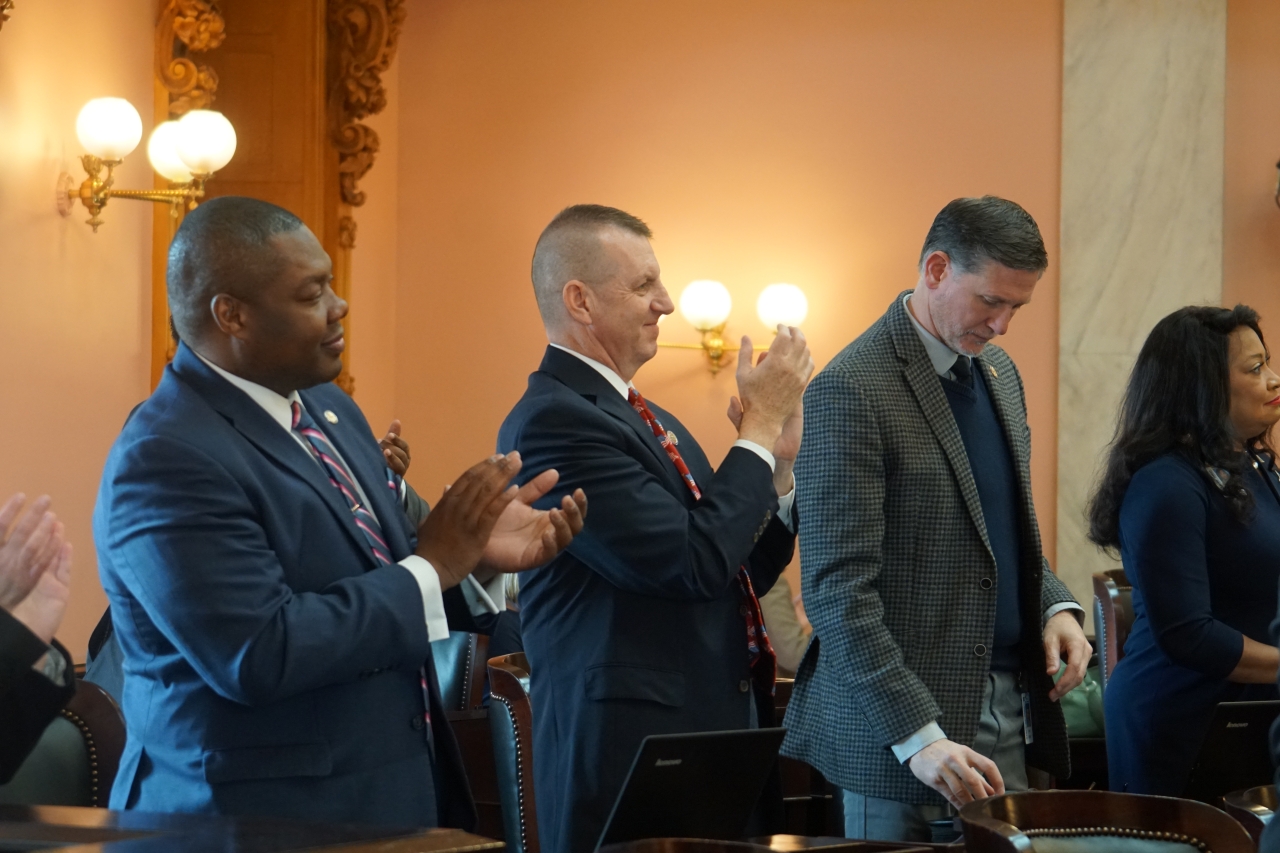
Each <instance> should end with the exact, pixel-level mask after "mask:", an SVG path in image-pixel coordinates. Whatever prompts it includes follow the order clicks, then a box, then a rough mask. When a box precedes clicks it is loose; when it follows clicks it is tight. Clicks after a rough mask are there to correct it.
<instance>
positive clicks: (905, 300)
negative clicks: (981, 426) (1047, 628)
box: [892, 293, 1084, 764]
mask: <svg viewBox="0 0 1280 853" xmlns="http://www.w3.org/2000/svg"><path fill="white" fill-rule="evenodd" d="M910 303H911V294H910V293H908V294H906V295H905V296H903V297H902V305H903V307H904V308H906V309H907V316H908V317H910V318H911V325H912V327H913V328H914V329H915V330H916V335H917V336H918V337H919V338H920V343H922V344H924V351H925V353H926V354H927V355H928V356H929V362H930V363H931V364H932V365H933V371H934V373H937V374H938V375H939V376H945V377H947V378H948V379H955V378H956V377H955V375H954V374H953V373H952V372H951V368H952V367H954V366H955V363H956V361H958V360H959V359H962V358H970V356H967V355H965V354H963V353H958V352H956V351H955V350H953V349H951V347H949V346H947V345H946V344H944V343H943V342H942V341H940V340H938V339H937V338H935V337H934V336H933V334H932V333H930V332H929V330H928V329H926V328H925V327H924V326H923V325H921V323H920V321H919V320H917V319H916V315H915V314H913V313H911V304H910ZM1063 610H1073V611H1076V619H1077V620H1079V621H1080V622H1081V624H1083V623H1084V609H1083V608H1082V607H1081V606H1080V605H1079V604H1076V603H1075V602H1074V601H1064V602H1061V603H1060V604H1055V605H1053V606H1052V607H1050V608H1049V609H1048V610H1046V611H1045V612H1044V621H1046V622H1047V621H1049V619H1050V618H1051V617H1053V616H1055V615H1057V614H1058V613H1061V612H1062V611H1063ZM946 737H947V735H946V733H945V732H943V731H942V727H941V726H939V725H938V724H937V723H936V722H933V723H928V724H926V725H924V726H922V727H921V728H920V729H919V730H918V731H916V732H915V733H914V734H912V735H909V736H908V737H905V738H903V739H902V740H900V741H898V742H897V743H895V744H894V745H893V747H892V748H893V754H894V756H895V757H896V758H897V759H898V761H900V762H902V763H903V764H906V763H907V761H908V759H910V758H911V756H913V755H915V754H916V753H917V752H919V751H920V750H922V749H924V748H925V747H926V746H928V745H929V744H931V743H933V742H934V741H939V740H945V739H946Z"/></svg>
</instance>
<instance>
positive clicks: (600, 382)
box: [539, 346, 693, 499]
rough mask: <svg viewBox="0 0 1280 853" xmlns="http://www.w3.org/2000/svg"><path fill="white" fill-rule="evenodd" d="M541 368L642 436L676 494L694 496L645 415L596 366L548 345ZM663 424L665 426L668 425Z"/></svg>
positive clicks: (642, 440) (639, 436)
mask: <svg viewBox="0 0 1280 853" xmlns="http://www.w3.org/2000/svg"><path fill="white" fill-rule="evenodd" d="M539 369H540V370H542V371H544V372H546V373H549V374H551V375H552V376H554V377H556V378H557V379H559V380H560V381H561V382H563V383H564V384H565V385H566V386H568V387H569V388H571V389H573V390H574V391H576V392H577V393H579V394H581V395H582V396H583V397H586V398H588V399H591V400H592V401H593V402H594V403H595V405H596V408H598V409H600V410H601V411H603V412H607V413H608V414H609V415H611V416H613V417H614V418H617V419H618V420H619V421H621V422H622V423H623V424H625V425H626V426H627V427H628V428H630V429H631V430H632V431H633V432H634V433H635V434H636V437H637V438H639V439H640V443H641V444H643V445H644V446H645V447H646V448H648V450H649V452H650V453H652V454H653V458H654V461H655V462H656V463H657V465H658V468H659V470H661V471H662V472H664V474H666V477H667V480H668V482H669V484H670V485H671V490H672V491H673V492H675V493H676V494H685V495H688V496H689V498H690V499H692V498H693V493H692V492H690V491H689V488H688V486H687V485H686V484H685V482H684V480H683V479H681V477H680V472H679V471H677V470H676V466H675V465H674V464H673V463H672V461H671V457H669V456H667V451H666V450H665V449H663V447H662V444H661V443H660V442H659V441H658V438H657V436H655V435H654V434H653V430H651V429H649V425H648V424H646V423H645V422H644V418H642V417H640V415H639V413H638V412H636V410H635V409H633V408H631V404H630V403H628V402H627V401H626V400H624V399H623V398H622V395H621V394H619V393H618V389H616V388H614V387H613V386H612V385H611V384H609V380H607V379H605V378H604V377H603V376H601V375H600V373H599V372H598V371H597V370H596V369H595V368H593V367H592V366H591V365H589V364H587V363H586V362H584V361H583V360H582V359H580V358H577V357H576V356H573V355H570V354H569V353H567V352H564V351H563V350H559V349H556V348H555V347H551V346H549V347H547V353H546V355H545V356H544V357H543V359H542V365H541V367H540V368H539ZM650 408H652V406H651V407H650ZM663 426H664V427H665V426H666V424H663Z"/></svg>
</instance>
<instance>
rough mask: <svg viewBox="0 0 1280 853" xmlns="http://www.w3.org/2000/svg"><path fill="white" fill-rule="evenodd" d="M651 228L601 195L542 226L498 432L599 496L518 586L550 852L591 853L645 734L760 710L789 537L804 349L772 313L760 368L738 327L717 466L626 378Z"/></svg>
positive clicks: (655, 274) (735, 719) (655, 271)
mask: <svg viewBox="0 0 1280 853" xmlns="http://www.w3.org/2000/svg"><path fill="white" fill-rule="evenodd" d="M649 237H650V232H649V229H648V227H647V226H646V225H645V224H644V223H643V222H641V221H640V220H639V219H637V218H635V217H634V216H631V215H629V214H627V213H624V212H623V211H620V210H616V209H614V208H609V207H601V206H598V205H578V206H575V207H570V208H568V209H566V210H564V211H563V212H561V213H560V214H559V215H558V216H557V217H556V218H555V219H554V220H552V222H551V224H550V225H548V226H547V228H546V230H545V231H544V232H543V234H542V236H541V238H540V239H539V241H538V246H537V248H536V250H535V252H534V259H533V283H534V292H535V295H536V296H537V300H538V308H539V311H540V312H541V314H542V319H543V323H544V325H545V326H546V331H547V337H548V338H549V340H550V342H551V345H550V346H549V347H548V348H547V351H546V355H545V357H544V358H543V361H542V365H541V367H540V368H539V369H538V371H537V372H536V373H534V374H533V375H532V376H530V377H529V387H528V390H527V391H526V392H525V395H524V397H523V398H521V400H520V402H519V403H517V404H516V407H515V408H514V409H513V410H512V411H511V413H510V414H509V415H508V416H507V419H506V421H505V422H504V423H503V425H502V429H501V431H500V433H499V437H498V446H499V448H500V449H502V450H508V451H509V450H518V451H519V452H520V454H521V455H522V457H523V458H524V459H525V461H526V464H529V465H530V466H533V467H537V466H541V465H554V466H555V468H556V470H558V471H559V472H560V476H561V479H560V485H559V490H571V489H574V488H579V487H580V488H582V489H585V490H586V491H587V492H588V493H589V494H590V495H591V500H592V503H593V505H594V506H595V510H594V511H593V513H592V518H591V521H590V522H589V523H588V524H587V525H586V527H585V529H584V530H583V533H582V535H581V536H579V537H578V538H577V539H575V540H574V542H573V543H572V544H571V545H570V546H569V548H568V549H567V550H566V551H565V552H564V553H562V554H561V555H560V556H558V557H557V558H556V559H554V560H552V561H551V563H550V565H548V566H546V567H543V568H540V569H537V570H536V571H533V572H530V573H528V574H527V575H525V576H524V577H523V579H522V581H521V588H520V604H521V619H522V623H523V625H522V627H523V635H524V644H525V652H526V654H527V655H528V657H529V663H530V666H531V668H532V672H531V675H532V689H531V692H532V701H533V726H534V738H533V755H534V778H535V781H536V786H537V806H538V828H539V835H540V838H541V844H542V849H544V850H555V851H557V853H561V851H588V850H593V849H595V845H596V842H597V841H598V839H599V837H600V834H601V831H602V829H603V827H604V823H605V820H606V819H607V817H608V814H609V810H610V808H611V807H612V805H613V802H614V800H615V799H616V798H617V796H618V793H619V791H620V790H621V788H622V783H623V780H624V779H625V777H626V773H627V770H628V768H629V767H630V765H631V762H632V760H633V759H634V757H635V754H636V750H637V748H638V747H639V745H640V742H641V741H642V740H643V739H644V738H645V736H647V735H654V734H667V733H674V732H695V731H715V730H724V729H744V728H748V727H751V726H755V725H771V724H772V717H773V714H772V699H771V694H772V691H773V681H774V674H775V670H774V658H773V653H772V650H771V649H770V648H769V646H768V640H767V638H766V637H765V636H764V631H763V622H762V621H761V618H760V611H759V603H758V600H757V596H758V595H764V593H765V592H767V591H768V590H769V588H770V587H771V586H773V582H774V581H775V580H776V579H777V577H778V574H779V573H780V572H781V571H782V570H783V568H785V567H786V565H787V563H788V562H789V561H790V559H791V554H792V550H793V547H794V544H795V536H794V534H793V533H792V531H793V530H794V519H792V517H791V501H792V495H793V491H794V488H793V487H794V482H793V480H792V477H791V467H792V461H793V460H794V459H795V455H796V452H797V450H798V449H799V434H800V431H801V424H800V420H801V419H800V417H799V416H798V408H799V403H800V395H801V393H802V391H803V388H804V383H805V380H806V379H807V378H808V376H809V374H810V373H811V372H812V370H813V360H812V359H811V358H810V356H809V350H808V346H807V345H806V344H805V341H804V336H803V335H801V334H800V332H799V331H798V330H796V329H789V328H785V327H780V328H779V330H778V335H777V338H776V339H775V340H774V343H773V346H772V347H771V348H770V350H769V354H768V358H767V359H765V360H764V361H762V362H761V364H760V365H759V366H758V367H753V366H752V364H751V345H750V341H748V340H747V339H745V338H744V339H743V350H742V353H741V357H740V359H739V362H738V376H737V379H738V393H739V394H740V396H741V401H740V402H739V401H738V400H737V399H736V398H735V399H734V400H733V401H732V402H731V406H730V419H731V420H733V421H734V423H735V425H736V426H737V428H738V438H739V440H738V441H737V442H736V443H735V445H734V447H733V448H732V449H731V450H730V451H729V453H728V455H727V456H726V457H725V459H724V461H723V462H722V463H721V465H720V467H719V469H718V470H715V471H713V470H712V468H711V464H710V462H709V461H708V460H707V458H706V456H705V455H704V454H703V452H702V449H701V448H699V447H698V443H697V442H696V441H695V440H694V438H693V436H692V435H690V434H689V432H688V431H687V430H686V429H685V428H684V426H683V425H682V424H681V423H680V422H679V421H678V420H676V418H675V417H674V416H673V415H671V414H670V413H669V412H667V411H665V410H664V409H661V408H659V407H658V406H656V405H654V404H652V403H649V402H647V401H646V400H644V398H643V397H642V396H641V395H640V394H639V392H638V391H636V389H635V387H634V386H633V385H631V379H632V377H633V376H635V373H636V371H637V370H638V369H639V368H640V366H641V365H643V364H644V363H645V362H646V361H648V360H649V359H651V358H653V356H654V355H655V354H656V353H657V340H658V320H659V319H660V318H661V317H662V316H663V315H664V314H670V313H671V311H672V308H673V306H672V303H671V298H670V297H669V296H668V295H667V291H666V288H665V287H663V284H662V277H661V274H660V270H659V268H658V262H657V259H656V258H655V257H654V254H653V249H652V248H651V247H650V245H649ZM780 496H781V497H780ZM602 507H603V508H602ZM753 687H754V689H753ZM753 697H754V698H755V700H756V701H754V702H753Z"/></svg>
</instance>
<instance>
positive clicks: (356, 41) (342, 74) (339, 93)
mask: <svg viewBox="0 0 1280 853" xmlns="http://www.w3.org/2000/svg"><path fill="white" fill-rule="evenodd" d="M406 14H407V12H406V9H405V0H334V2H331V3H330V4H329V21H328V23H329V139H330V141H331V142H332V143H333V145H334V147H335V148H336V149H337V150H338V184H339V191H340V193H341V198H342V203H343V204H344V205H350V206H351V207H359V206H360V205H362V204H364V199H365V196H364V193H363V192H361V191H360V190H359V189H358V188H357V184H358V183H359V181H360V179H361V178H363V177H364V175H365V173H366V172H368V171H369V169H370V168H372V167H373V160H374V155H376V154H377V153H378V144H379V143H378V134H377V133H376V132H375V131H374V130H373V128H371V127H369V126H368V125H365V124H361V123H360V120H361V119H363V118H367V117H368V116H371V115H376V114H377V113H379V112H382V109H383V108H384V107H386V105H387V92H386V89H384V88H383V86H382V74H383V72H384V71H386V70H387V68H389V67H390V65H391V61H392V60H393V59H394V58H395V55H396V42H397V41H398V40H399V38H400V30H401V29H402V28H403V26H404V19H405V15H406ZM354 236H355V235H354V232H353V233H352V240H353V241H354ZM353 245H354V242H353Z"/></svg>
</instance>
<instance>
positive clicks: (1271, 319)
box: [1222, 0, 1280, 351]
mask: <svg viewBox="0 0 1280 853" xmlns="http://www.w3.org/2000/svg"><path fill="white" fill-rule="evenodd" d="M1278 37H1280V3H1276V2H1274V0H1230V2H1229V4H1228V6H1227V108H1226V146H1225V151H1224V154H1225V160H1226V164H1225V169H1226V175H1225V180H1224V182H1223V195H1224V198H1223V202H1224V203H1223V223H1222V224H1223V252H1222V254H1223V276H1222V298H1223V304H1225V305H1234V304H1235V303H1236V302H1244V303H1246V304H1249V305H1252V306H1253V307H1254V308H1256V309H1257V310H1258V312H1259V313H1260V314H1261V315H1262V330H1263V332H1264V333H1269V334H1270V343H1271V348H1272V350H1273V351H1275V349H1276V343H1277V341H1280V274H1278V273H1277V270H1280V209H1277V207H1276V203H1275V200H1274V195H1275V190H1276V160H1277V159H1280V110H1277V109H1276V104H1277V99H1280V53H1277V51H1276V40H1277V38H1278Z"/></svg>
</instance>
